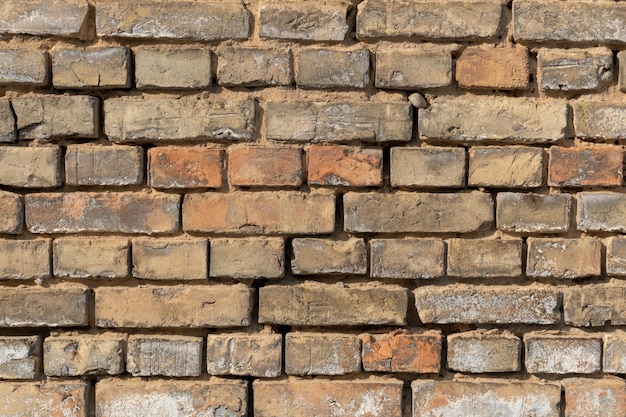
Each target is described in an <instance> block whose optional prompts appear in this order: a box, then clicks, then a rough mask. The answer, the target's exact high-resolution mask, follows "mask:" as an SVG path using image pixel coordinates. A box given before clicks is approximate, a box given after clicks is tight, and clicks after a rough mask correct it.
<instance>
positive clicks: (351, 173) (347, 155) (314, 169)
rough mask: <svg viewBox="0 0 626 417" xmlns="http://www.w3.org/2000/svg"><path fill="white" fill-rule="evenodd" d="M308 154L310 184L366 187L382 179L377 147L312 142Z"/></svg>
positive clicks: (380, 153) (381, 157)
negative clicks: (365, 147)
mask: <svg viewBox="0 0 626 417" xmlns="http://www.w3.org/2000/svg"><path fill="white" fill-rule="evenodd" d="M307 156H308V170H307V176H308V179H307V182H308V183H309V184H314V185H332V186H346V187H366V186H375V185H380V184H381V183H382V181H383V178H382V176H383V174H382V169H383V168H382V165H383V153H382V150H380V149H363V148H355V147H350V146H340V145H330V146H323V145H312V146H311V147H310V148H309V149H308V152H307Z"/></svg>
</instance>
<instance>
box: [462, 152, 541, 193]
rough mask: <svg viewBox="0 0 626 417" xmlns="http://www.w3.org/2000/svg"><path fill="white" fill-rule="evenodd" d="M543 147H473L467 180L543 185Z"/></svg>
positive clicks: (490, 184) (475, 183)
mask: <svg viewBox="0 0 626 417" xmlns="http://www.w3.org/2000/svg"><path fill="white" fill-rule="evenodd" d="M544 159H545V153H544V151H543V149H538V148H529V147H524V146H485V147H482V146H473V147H471V148H470V150H469V173H468V183H469V185H471V186H478V187H503V188H534V187H541V186H542V185H543V184H544V179H543V171H544Z"/></svg>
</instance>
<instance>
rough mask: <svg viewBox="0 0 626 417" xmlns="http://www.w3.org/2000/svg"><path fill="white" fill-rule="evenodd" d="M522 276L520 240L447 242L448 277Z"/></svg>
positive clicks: (461, 240)
mask: <svg viewBox="0 0 626 417" xmlns="http://www.w3.org/2000/svg"><path fill="white" fill-rule="evenodd" d="M520 275H522V240H521V239H450V240H448V276H450V277H457V278H466V277H467V278H473V277H481V278H488V277H519V276H520Z"/></svg>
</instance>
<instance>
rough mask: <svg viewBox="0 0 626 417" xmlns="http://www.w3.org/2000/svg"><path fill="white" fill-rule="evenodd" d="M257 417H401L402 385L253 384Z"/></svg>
mask: <svg viewBox="0 0 626 417" xmlns="http://www.w3.org/2000/svg"><path fill="white" fill-rule="evenodd" d="M252 386H253V387H254V415H255V416H258V417H297V416H307V417H325V416H333V415H337V416H360V417H377V416H386V417H401V416H402V381H399V380H396V379H385V380H356V381H324V380H296V379H294V380H293V381H291V380H290V381H254V382H253V385H252Z"/></svg>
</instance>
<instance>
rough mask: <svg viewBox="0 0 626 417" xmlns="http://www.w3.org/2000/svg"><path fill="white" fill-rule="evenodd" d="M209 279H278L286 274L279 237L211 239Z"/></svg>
mask: <svg viewBox="0 0 626 417" xmlns="http://www.w3.org/2000/svg"><path fill="white" fill-rule="evenodd" d="M210 248H211V253H210V256H209V259H210V262H209V276H210V277H229V278H250V279H257V278H281V277H282V276H283V275H284V274H285V241H284V240H283V239H282V238H273V237H265V236H262V237H258V238H256V237H255V238H244V239H231V238H211V244H210Z"/></svg>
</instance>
